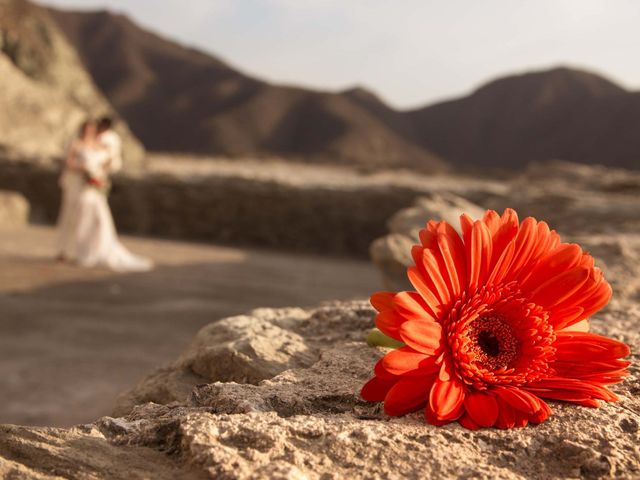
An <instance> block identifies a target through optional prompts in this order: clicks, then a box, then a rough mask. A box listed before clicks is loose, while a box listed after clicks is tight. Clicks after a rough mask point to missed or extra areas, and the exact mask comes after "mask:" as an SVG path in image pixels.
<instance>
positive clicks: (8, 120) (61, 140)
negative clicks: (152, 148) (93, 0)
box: [0, 0, 144, 169]
mask: <svg viewBox="0 0 640 480" xmlns="http://www.w3.org/2000/svg"><path fill="white" fill-rule="evenodd" d="M103 114H111V115H112V114H113V110H112V108H111V107H110V106H109V104H108V103H107V101H106V100H105V99H104V97H103V96H102V95H101V94H100V93H99V92H98V90H97V88H96V87H95V85H94V84H93V81H92V80H91V77H90V76H89V75H88V73H87V72H86V70H85V69H84V67H83V66H82V64H81V62H80V60H79V58H78V56H77V54H76V52H75V50H74V49H73V48H72V47H71V46H70V45H69V42H68V41H67V40H66V38H65V37H64V35H63V34H62V32H60V30H59V28H58V27H57V25H56V24H55V22H54V21H53V20H52V19H51V18H50V15H49V14H48V13H47V11H46V10H44V9H43V8H41V7H39V6H37V5H34V4H31V3H29V2H27V1H25V0H0V150H3V151H4V152H5V154H11V155H12V156H15V157H21V158H23V157H24V158H29V159H31V158H33V159H39V161H46V162H48V163H50V164H52V163H55V162H57V161H58V159H59V157H61V156H62V155H63V153H64V149H65V148H66V147H65V146H66V145H67V144H68V142H69V140H70V139H71V138H72V137H73V136H75V134H76V132H77V129H78V127H79V125H80V123H81V122H82V121H83V120H85V118H86V117H87V116H98V115H103ZM118 129H119V132H120V134H121V135H122V137H123V150H124V157H125V167H126V168H130V169H131V168H133V169H136V168H139V167H140V166H141V165H142V162H143V159H144V158H143V157H144V149H143V148H142V145H141V144H140V143H139V142H138V140H136V139H135V137H134V136H133V135H132V134H131V132H130V131H129V129H128V127H127V126H126V125H125V124H124V123H123V122H118Z"/></svg>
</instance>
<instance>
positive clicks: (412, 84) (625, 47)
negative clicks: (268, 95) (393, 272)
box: [43, 0, 640, 108]
mask: <svg viewBox="0 0 640 480" xmlns="http://www.w3.org/2000/svg"><path fill="white" fill-rule="evenodd" d="M43 3H46V4H48V5H53V6H58V7H64V8H74V9H97V8H107V9H109V10H112V11H116V12H120V13H126V14H127V15H128V16H130V17H131V18H132V19H133V20H134V21H136V22H137V23H139V24H140V25H142V26H144V27H146V28H149V29H151V30H153V31H155V32H156V33H160V34H162V35H163V36H165V37H169V38H172V39H175V40H178V41H179V42H180V43H183V44H186V45H189V46H194V47H197V48H199V49H201V50H204V51H206V52H209V53H212V54H214V55H216V56H217V57H219V58H221V59H223V60H225V61H226V62H228V63H230V64H231V65H232V66H234V67H236V68H238V69H240V70H242V71H243V72H245V73H248V74H251V75H254V76H257V77H259V78H262V79H265V80H268V81H271V82H275V83H284V84H295V85H301V86H305V87H312V88H317V89H323V90H333V91H335V90H342V89H346V88H351V87H353V86H364V87H366V88H368V89H370V90H372V91H374V92H375V93H376V94H378V95H379V96H381V97H382V98H383V99H384V100H385V101H387V102H389V103H390V104H392V105H394V106H395V107H398V108H412V107H418V106H422V105H425V104H428V103H433V102H435V101H439V100H444V99H448V98H454V97H458V96H462V95H465V94H467V93H469V92H471V91H472V90H473V89H475V88H476V87H478V86H479V85H481V84H482V83H485V82H486V81H488V80H492V79H494V78H497V77H500V76H504V75H507V74H513V73H520V72H523V71H527V70H540V69H545V68H550V67H554V66H558V65H568V66H572V67H576V68H583V69H588V70H591V71H594V72H596V73H600V74H604V75H605V76H607V77H608V78H610V79H611V80H613V81H615V82H616V83H618V84H620V85H621V86H623V87H626V88H629V89H634V90H640V62H639V61H638V55H640V53H639V52H640V28H638V25H639V24H640V1H638V0H439V1H434V0H395V1H392V0H44V1H43Z"/></svg>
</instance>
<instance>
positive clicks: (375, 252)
mask: <svg viewBox="0 0 640 480" xmlns="http://www.w3.org/2000/svg"><path fill="white" fill-rule="evenodd" d="M415 243H416V241H415V240H413V239H412V238H410V237H407V236H405V235H401V234H399V233H390V234H389V235H385V236H384V237H380V238H377V239H376V240H374V241H373V243H372V244H371V246H370V247H369V255H370V256H371V260H373V263H374V264H375V266H376V267H378V270H380V272H381V273H382V281H383V283H384V287H385V288H386V289H387V290H392V291H398V292H400V291H404V290H410V289H411V284H410V283H409V280H408V279H407V267H408V266H409V265H411V263H412V262H413V259H412V258H411V247H412V246H413V245H415Z"/></svg>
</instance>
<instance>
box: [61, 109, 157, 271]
mask: <svg viewBox="0 0 640 480" xmlns="http://www.w3.org/2000/svg"><path fill="white" fill-rule="evenodd" d="M110 161H111V158H110V157H109V153H108V151H107V149H105V148H104V147H103V146H102V145H101V144H100V142H99V141H98V138H97V131H96V124H95V123H94V122H93V121H87V122H85V123H84V124H83V125H82V126H81V128H80V134H79V136H78V138H77V139H76V140H74V141H73V143H72V144H71V146H70V147H69V152H68V155H67V159H66V168H65V171H64V173H63V174H62V177H61V181H60V183H61V187H62V189H63V200H62V209H61V212H60V218H59V221H58V228H59V240H58V248H59V252H60V255H59V257H58V258H59V259H60V260H66V259H75V261H76V262H77V263H78V264H79V265H82V266H85V267H93V266H103V267H107V268H110V269H112V270H116V271H146V270H150V269H151V268H152V267H153V264H152V262H151V261H150V260H149V259H146V258H143V257H139V256H137V255H134V254H133V253H131V252H129V250H127V249H126V248H125V246H124V245H122V244H121V243H120V241H119V240H118V236H117V233H116V229H115V225H114V223H113V217H112V216H111V210H110V209H109V204H108V203H107V188H108V184H109V175H108V171H109V163H110Z"/></svg>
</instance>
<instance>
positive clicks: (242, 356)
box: [114, 308, 371, 415]
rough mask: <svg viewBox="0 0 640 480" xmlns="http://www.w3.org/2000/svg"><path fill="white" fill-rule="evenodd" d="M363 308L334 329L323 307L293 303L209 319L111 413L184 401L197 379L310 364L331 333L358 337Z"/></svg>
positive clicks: (254, 379)
mask: <svg viewBox="0 0 640 480" xmlns="http://www.w3.org/2000/svg"><path fill="white" fill-rule="evenodd" d="M366 313H367V314H366V315H365V316H364V317H363V318H361V319H360V321H359V322H358V321H355V322H354V323H355V325H343V326H341V328H339V329H338V330H337V331H333V332H332V331H331V330H329V325H330V324H331V321H332V319H333V317H331V316H330V317H327V315H326V311H325V310H323V309H319V310H317V311H316V312H314V313H313V314H312V315H311V316H310V315H309V312H306V311H305V310H302V309H296V308H292V309H280V310H272V309H258V310H254V311H253V312H251V313H250V314H249V315H241V316H237V317H231V318H227V319H224V320H221V321H219V322H214V323H212V324H210V325H208V326H206V327H204V328H203V329H202V330H200V332H199V333H198V334H197V335H196V337H195V339H194V341H193V342H192V344H191V345H190V346H189V347H188V348H187V350H186V351H185V353H184V354H182V355H181V356H180V358H179V359H178V360H177V361H176V362H175V363H174V364H172V365H170V366H167V367H164V368H161V369H159V370H157V371H156V372H154V373H152V374H151V375H150V376H149V377H147V378H146V379H144V380H143V381H142V382H141V383H140V384H139V385H138V386H136V387H135V388H134V389H133V390H132V391H130V392H127V393H126V394H124V395H122V396H121V397H120V398H119V399H118V402H117V405H116V408H115V410H114V414H115V415H124V414H127V413H129V412H130V411H131V409H132V408H133V407H134V406H135V405H139V404H141V403H144V402H149V401H152V402H156V403H170V402H173V401H179V400H184V399H185V398H186V396H187V394H189V393H190V392H191V391H192V390H193V387H195V386H196V385H198V384H208V383H211V382H234V383H232V384H231V385H236V383H237V384H252V385H255V384H258V383H260V382H261V381H263V380H267V379H271V378H273V377H275V376H276V375H278V374H280V373H281V372H284V371H286V370H290V369H293V368H300V367H309V366H311V365H313V364H315V363H316V362H317V361H318V359H319V358H320V357H321V354H320V349H321V348H322V347H325V346H326V345H327V344H330V343H331V338H334V337H335V340H336V341H338V339H340V340H341V341H344V340H345V339H348V338H352V339H353V338H354V337H355V338H357V339H360V340H362V338H360V336H359V334H360V332H361V331H364V330H366V326H367V325H368V324H369V323H370V320H371V319H370V315H371V314H370V312H369V311H368V310H367V312H366ZM325 327H326V329H325ZM354 328H355V329H356V330H355V331H356V334H355V335H354V332H353V330H354ZM224 385H227V383H225V384H224ZM300 398H301V397H300ZM297 400H299V399H297ZM297 400H296V401H297Z"/></svg>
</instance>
